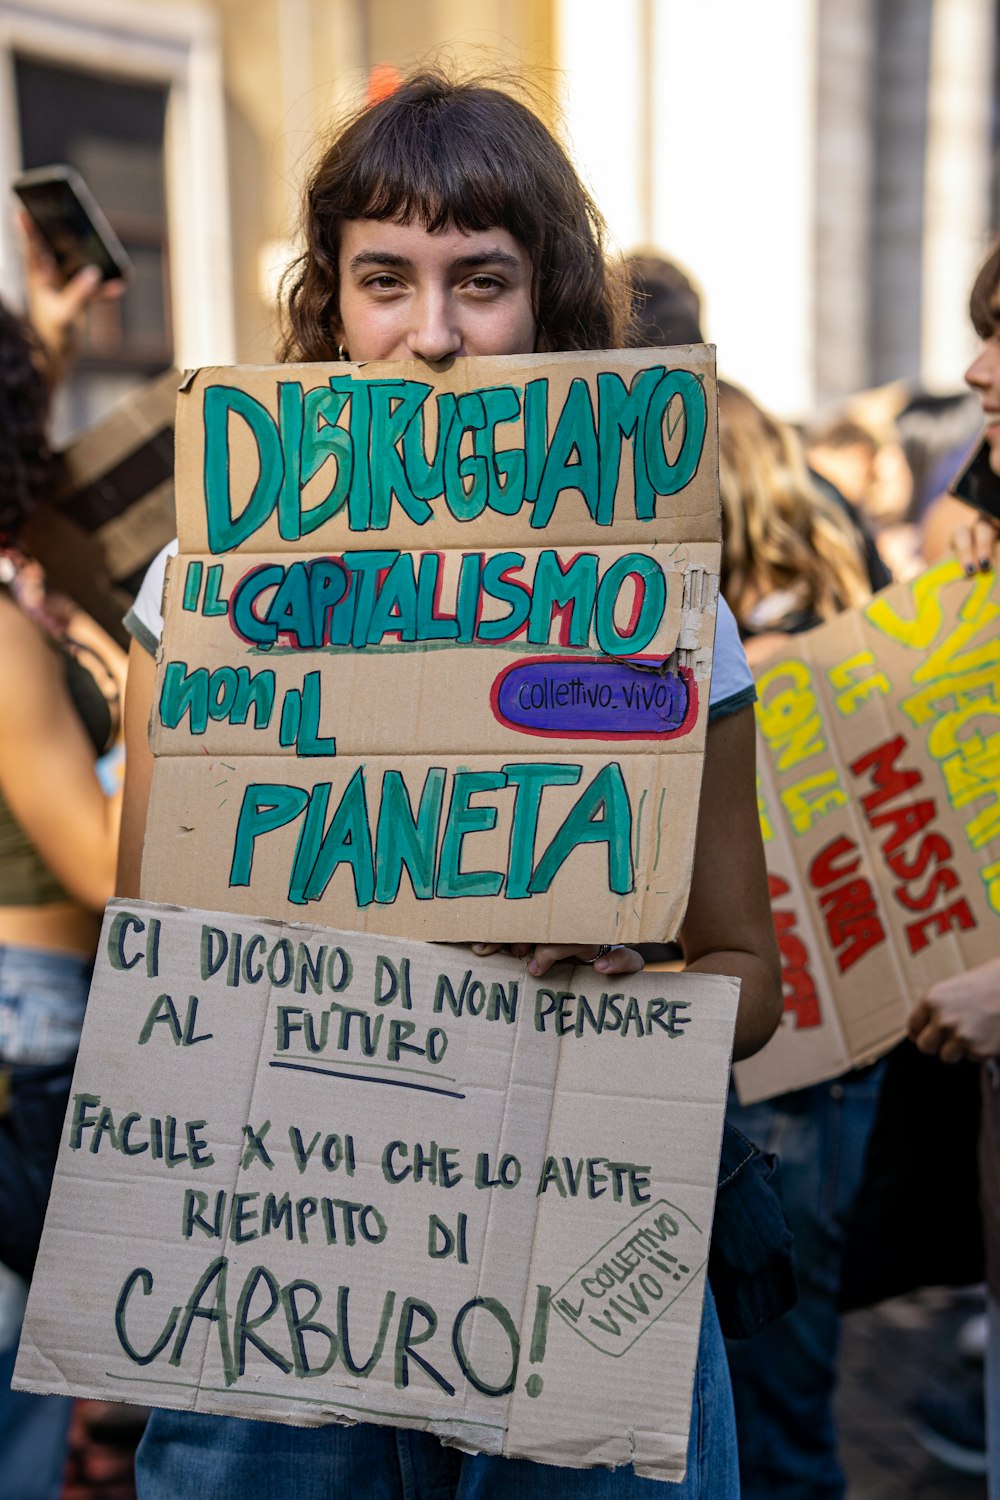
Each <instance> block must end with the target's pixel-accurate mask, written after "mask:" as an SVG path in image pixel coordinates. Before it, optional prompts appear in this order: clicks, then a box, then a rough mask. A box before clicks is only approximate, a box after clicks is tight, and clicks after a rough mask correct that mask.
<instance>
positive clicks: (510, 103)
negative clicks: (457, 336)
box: [278, 72, 629, 360]
mask: <svg viewBox="0 0 1000 1500" xmlns="http://www.w3.org/2000/svg"><path fill="white" fill-rule="evenodd" d="M349 219H377V220H381V221H386V220H390V221H392V222H394V223H400V224H408V223H410V222H413V221H416V222H418V223H422V224H424V225H425V226H426V227H427V229H428V230H429V231H430V232H431V233H432V234H433V233H435V232H436V231H439V230H442V229H445V228H449V227H453V228H455V229H459V230H463V231H465V232H466V233H468V232H472V231H480V230H485V229H495V228H499V229H505V230H507V232H508V233H509V234H512V235H513V236H514V238H515V239H516V240H517V241H518V242H519V243H520V244H521V245H523V246H524V248H525V250H526V251H527V252H528V255H529V258H530V260H531V266H532V273H533V278H532V298H533V303H534V312H535V322H536V326H537V330H538V333H537V342H536V345H535V347H536V350H537V351H538V352H540V353H554V352H558V351H562V350H572V349H613V348H619V347H621V346H622V345H623V344H624V342H625V333H626V327H627V323H628V318H629V297H628V290H627V278H626V275H625V272H624V269H620V268H619V267H617V266H612V265H611V264H609V262H608V261H607V259H606V256H605V240H606V230H605V226H604V221H603V219H602V218H601V215H600V212H599V210H598V209H597V207H596V205H595V204H594V202H593V200H592V199H591V198H590V196H589V194H588V193H587V192H586V190H585V189H584V187H583V185H582V183H581V182H580V179H579V178H578V176H577V175H576V172H575V171H574V169H573V167H572V165H571V163H570V161H569V158H568V157H567V155H566V153H565V151H564V150H563V149H562V147H561V146H560V145H559V143H558V142H557V141H556V139H555V138H554V136H553V135H552V134H551V132H550V131H549V130H548V129H547V128H546V126H545V125H543V124H542V122H541V120H540V119H539V118H538V117H537V115H535V114H533V113H532V111H531V110H530V109H528V108H527V106H526V105H524V104H522V103H521V102H520V101H519V100H518V99H515V98H514V97H513V96H512V95H511V94H508V93H505V92H504V91H503V90H501V89H498V88H494V87H492V86H489V85H487V84H484V83H482V82H480V81H477V80H472V81H464V82H452V81H450V80H449V79H448V78H447V77H445V76H444V75H443V74H441V73H436V72H422V73H418V74H416V75H414V76H412V77H410V78H409V79H406V80H404V82H403V83H402V84H401V85H400V87H399V88H398V89H397V90H396V91H395V92H394V93H392V94H390V95H389V96H388V97H387V98H385V99H383V100H381V101H379V102H378V103H376V104H374V105H371V106H370V107H368V108H365V109H362V110H360V111H358V112H357V113H356V114H355V115H354V116H353V117H352V118H351V119H350V120H349V121H348V122H347V124H346V125H345V126H344V128H343V129H342V130H340V131H339V133H338V134H337V135H336V136H335V137H334V139H333V140H332V141H331V142H330V143H329V145H328V146H327V147H326V149H325V150H324V152H323V155H322V157H321V158H320V161H319V164H318V165H317V167H316V168H315V170H314V172H313V174H312V177H311V179H310V181H309V183H308V186H307V191H306V203H305V212H304V222H303V231H304V235H303V237H304V241H305V247H306V248H305V250H304V252H303V254H302V255H301V256H300V257H299V259H298V260H297V261H296V262H295V263H294V265H293V266H292V267H291V269H290V271H289V273H288V277H287V279H286V283H285V286H284V287H283V301H284V306H283V319H282V339H281V343H280V347H279V353H278V357H279V359H282V360H329V359H335V358H336V357H337V345H338V342H339V334H338V329H339V318H340V314H339V300H340V285H339V270H338V261H339V251H340V226H341V225H342V224H343V223H344V222H345V221H347V220H349Z"/></svg>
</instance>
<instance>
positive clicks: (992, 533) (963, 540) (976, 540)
mask: <svg viewBox="0 0 1000 1500" xmlns="http://www.w3.org/2000/svg"><path fill="white" fill-rule="evenodd" d="M966 514H969V512H968V510H967V511H966ZM951 545H952V547H953V548H954V549H955V553H956V555H957V557H958V560H959V562H960V563H961V564H962V567H963V568H964V569H965V571H966V573H967V574H968V575H969V577H970V578H971V577H972V576H973V574H974V573H988V572H989V570H990V568H993V567H995V566H996V558H997V554H998V552H1000V523H997V522H996V521H991V520H990V519H989V517H988V516H979V515H977V516H975V517H974V519H972V520H969V521H967V522H965V523H964V524H963V525H961V526H956V527H955V530H954V531H953V532H952V536H951Z"/></svg>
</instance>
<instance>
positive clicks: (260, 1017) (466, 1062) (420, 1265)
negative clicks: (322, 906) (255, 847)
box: [15, 901, 739, 1480]
mask: <svg viewBox="0 0 1000 1500" xmlns="http://www.w3.org/2000/svg"><path fill="white" fill-rule="evenodd" d="M619 983H620V985H621V989H620V991H618V992H615V993H613V994H609V993H607V988H608V981H607V980H606V979H602V978H601V976H599V975H598V974H595V972H594V970H593V969H592V968H591V967H588V966H586V965H583V966H579V967H577V968H574V969H572V970H571V969H570V967H569V966H563V967H561V968H560V969H558V970H555V971H553V972H552V973H551V974H549V975H546V976H545V977H544V978H543V979H540V980H539V979H533V978H532V977H531V976H530V975H529V974H528V973H527V970H526V967H525V964H524V962H523V961H519V960H515V959H513V958H511V957H510V956H509V955H497V956H495V957H492V958H483V959H481V958H477V957H476V956H475V955H474V954H472V953H471V952H470V951H469V950H468V949H462V948H452V947H447V946H439V945H435V946H431V945H425V944H420V943H413V942H403V941H399V940H393V939H386V938H381V937H375V936H371V935H368V934H359V933H342V932H335V931H330V930H323V929H318V928H313V927H308V926H291V925H286V924H282V923H280V922H272V921H261V920H255V919H241V918H239V917H233V916H229V915H221V914H218V913H214V912H201V911H198V912H195V911H185V910H178V909H174V908H169V907H162V906H160V907H157V906H149V905H144V904H129V903H126V902H123V901H114V902H112V903H111V904H110V906H109V907H108V910H107V913H106V916H105V923H104V929H103V933H102V939H101V947H100V950H99V958H98V964H97V970H96V974H95V979H94V985H93V989H92V992H91V997H90V1003H89V1006H88V1011H87V1020H86V1025H85V1028H84V1034H83V1041H82V1045H81V1048H80V1055H79V1061H78V1064H77V1069H76V1075H75V1078H74V1084H73V1099H72V1103H71V1106H70V1110H69V1113H68V1116H67V1120H66V1125H65V1129H64V1135H63V1139H62V1144H61V1148H60V1156H59V1164H58V1168H57V1172H56V1178H55V1186H54V1189H53V1193H52V1197H51V1200H50V1203H49V1211H48V1217H47V1219H46V1224H45V1233H44V1238H43V1241H42V1247H41V1252H40V1255H39V1259H38V1265H37V1269H36V1272H35V1277H34V1281H33V1283H32V1288H31V1295H30V1299H29V1303H28V1309H27V1314H26V1318H25V1324H24V1333H23V1338H22V1342H21V1348H20V1353H19V1356H18V1364H17V1371H16V1376H15V1384H16V1385H17V1386H18V1387H19V1388H23V1389H31V1390H35V1391H41V1392H58V1393H60V1394H63V1395H86V1396H93V1397H103V1398H108V1399H112V1400H125V1401H136V1402H141V1403H148V1404H151V1405H155V1406H165V1407H174V1408H177V1409H181V1410H186V1411H199V1412H218V1413H226V1414H231V1415H236V1416H240V1417H258V1418H266V1419H269V1420H276V1421H282V1422H288V1423H292V1424H296V1425H303V1426H314V1425H320V1424H322V1423H326V1422H332V1421H344V1422H356V1421H371V1422H376V1423H381V1424H387V1425H396V1426H403V1427H419V1428H423V1429H426V1430H427V1431H429V1432H432V1433H435V1434H437V1435H438V1436H440V1437H441V1438H442V1439H443V1440H444V1441H445V1442H446V1443H450V1444H453V1445H455V1446H457V1447H459V1448H462V1449H466V1450H470V1451H476V1450H480V1451H484V1452H489V1453H506V1454H510V1455H518V1456H522V1457H528V1458H534V1459H538V1460H540V1461H541V1462H545V1463H556V1464H561V1465H567V1466H570V1467H585V1466H590V1465H595V1464H607V1465H615V1464H620V1463H627V1462H633V1463H634V1464H635V1467H636V1469H637V1471H638V1472H639V1473H643V1474H649V1475H651V1476H653V1477H656V1478H660V1479H668V1480H677V1479H679V1478H680V1477H681V1476H682V1474H683V1470H684V1465H685V1454H686V1443H687V1428H688V1422H689V1417H690V1405H691V1394H692V1382H693V1372H694V1364H695V1356H696V1350H697V1345H698V1333H699V1324H700V1317H701V1303H702V1293H703V1289H704V1279H705V1268H706V1263H707V1258H708V1248H709V1231H710V1226H711V1223H712V1213H713V1205H714V1198H715V1186H716V1172H717V1160H718V1151H719V1141H720V1136H721V1129H722V1116H723V1110H724V1105H725V1096H726V1089H727V1080H728V1068H729V1059H730V1051H731V1046H732V1036H733V1026H734V1023H735V1017H736V1007H737V1001H738V991H739V985H738V982H737V981H736V980H734V979H727V978H722V977H718V976H714V975H702V974H682V975H675V974H637V975H632V976H630V977H629V978H627V979H625V980H622V981H619Z"/></svg>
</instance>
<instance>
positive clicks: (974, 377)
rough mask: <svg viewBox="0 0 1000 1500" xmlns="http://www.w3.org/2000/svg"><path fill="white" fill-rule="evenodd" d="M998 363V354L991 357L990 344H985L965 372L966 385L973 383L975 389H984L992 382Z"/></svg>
mask: <svg viewBox="0 0 1000 1500" xmlns="http://www.w3.org/2000/svg"><path fill="white" fill-rule="evenodd" d="M998 363H1000V361H998V360H997V358H996V356H993V358H992V359H991V349H990V345H989V344H984V345H983V347H982V348H981V349H980V351H979V353H978V354H977V355H976V357H975V359H974V360H973V361H972V364H971V365H970V366H969V368H968V369H967V370H966V372H965V383H966V385H971V386H972V388H973V390H977V391H979V390H984V389H985V388H986V387H987V386H989V385H990V384H991V383H992V380H993V376H994V366H995V365H997V364H998Z"/></svg>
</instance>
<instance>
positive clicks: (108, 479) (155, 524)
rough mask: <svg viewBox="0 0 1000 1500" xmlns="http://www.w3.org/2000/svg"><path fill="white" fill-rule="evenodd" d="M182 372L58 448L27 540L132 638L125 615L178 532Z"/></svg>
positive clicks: (56, 576) (100, 616)
mask: <svg viewBox="0 0 1000 1500" xmlns="http://www.w3.org/2000/svg"><path fill="white" fill-rule="evenodd" d="M180 378H181V377H180V373H179V372H178V371H177V370H168V371H167V372H166V374H164V375H161V376H159V377H158V378H157V379H156V380H155V381H152V382H150V384H148V385H144V386H141V387H140V388H139V389H138V390H136V391H134V392H132V394H131V395H129V396H127V397H126V398H125V400H123V401H122V402H120V403H119V405H118V406H116V407H115V409H114V410H113V411H112V412H111V413H110V414H109V415H108V416H107V417H105V418H104V420H103V421H101V422H98V423H96V424H95V425H94V426H93V427H91V428H88V429H87V431H86V432H83V433H81V434H80V436H79V437H77V438H76V439H75V440H74V441H73V442H72V443H71V444H70V445H69V446H68V447H67V448H66V449H64V450H63V452H62V453H61V454H60V459H61V466H60V477H59V482H58V486H57V489H56V492H55V494H54V496H53V498H52V500H51V501H49V502H47V503H46V504H44V505H42V506H41V507H40V508H39V510H38V511H37V512H36V513H35V514H34V515H33V517H32V519H31V522H30V523H29V525H28V528H27V531H26V541H27V545H28V547H29V548H30V550H31V551H32V553H33V554H34V555H35V556H36V557H37V558H38V560H39V562H40V563H41V564H42V566H43V567H44V569H45V571H46V573H47V575H48V578H49V581H50V582H51V583H52V584H53V586H54V587H55V588H58V589H61V590H62V591H63V592H64V593H66V594H69V596H70V597H71V598H72V599H74V600H76V602H77V603H78V604H79V605H81V606H82V607H83V608H84V609H85V610H86V611H87V613H88V614H90V615H92V616H93V618H94V619H95V620H96V621H97V622H98V624H99V625H102V626H103V627H104V629H105V630H106V631H107V632H108V634H109V635H110V636H112V637H113V638H114V639H116V640H117V641H118V642H119V644H120V645H122V646H124V647H126V648H127V646H128V634H127V632H126V631H125V629H124V627H123V625H122V617H123V615H124V614H125V613H126V611H127V610H128V608H129V606H130V605H131V603H132V601H133V599H134V598H135V596H136V594H137V593H138V591H139V585H140V584H141V583H142V579H143V575H144V573H145V571H146V568H147V567H148V566H149V564H150V562H151V561H152V560H153V558H154V557H155V556H156V554H157V553H158V552H159V550H160V548H161V547H164V546H165V545H166V543H167V542H169V541H170V539H171V537H172V536H173V535H174V533H175V522H174V411H175V407H176V403H177V387H178V385H179V383H180Z"/></svg>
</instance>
